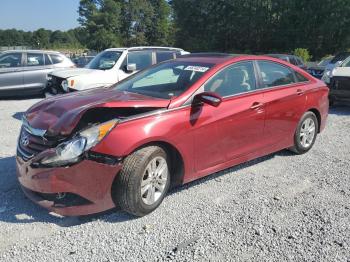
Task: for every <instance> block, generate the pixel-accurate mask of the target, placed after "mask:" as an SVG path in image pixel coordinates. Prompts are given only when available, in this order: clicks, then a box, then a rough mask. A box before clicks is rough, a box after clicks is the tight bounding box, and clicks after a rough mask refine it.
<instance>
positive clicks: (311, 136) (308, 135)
mask: <svg viewBox="0 0 350 262" xmlns="http://www.w3.org/2000/svg"><path fill="white" fill-rule="evenodd" d="M318 126H319V123H318V120H317V117H316V115H315V114H314V113H313V112H310V111H309V112H306V113H305V114H304V115H303V116H302V118H301V119H300V121H299V124H298V127H297V129H296V131H295V134H294V146H293V147H292V148H290V149H291V150H292V151H293V152H295V153H297V154H304V153H306V152H308V151H309V150H310V149H311V148H312V146H313V145H314V143H315V141H316V137H317V132H318Z"/></svg>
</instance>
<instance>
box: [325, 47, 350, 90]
mask: <svg viewBox="0 0 350 262" xmlns="http://www.w3.org/2000/svg"><path fill="white" fill-rule="evenodd" d="M349 56H350V52H341V53H338V54H337V55H335V56H334V58H333V59H332V60H331V61H330V62H329V63H328V65H327V66H326V69H325V71H324V73H323V76H322V80H323V82H325V83H326V84H327V85H329V84H330V81H331V78H332V71H333V69H334V68H336V67H338V66H340V65H341V64H342V62H343V61H344V60H345V59H347V58H348V57H349Z"/></svg>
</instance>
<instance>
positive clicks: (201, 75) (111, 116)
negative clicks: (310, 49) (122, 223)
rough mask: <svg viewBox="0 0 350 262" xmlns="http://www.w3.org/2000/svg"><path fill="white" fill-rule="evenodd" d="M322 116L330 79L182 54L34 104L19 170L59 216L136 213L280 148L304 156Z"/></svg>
mask: <svg viewBox="0 0 350 262" xmlns="http://www.w3.org/2000/svg"><path fill="white" fill-rule="evenodd" d="M129 54H130V53H129ZM155 54H156V53H155ZM133 61H135V60H133ZM327 115H328V88H327V86H326V85H325V84H324V83H323V82H322V81H320V80H317V79H316V78H314V77H312V76H310V75H309V74H308V73H306V72H305V71H304V70H301V69H300V68H298V67H296V66H293V65H291V64H289V63H286V62H284V61H282V60H278V59H274V58H271V57H264V56H249V55H236V56H235V55H209V54H206V55H194V56H192V55H187V56H183V57H181V58H179V59H176V60H171V61H167V62H164V63H161V64H158V65H155V66H152V67H149V68H147V69H145V70H143V71H141V72H139V73H137V74H135V75H133V76H131V77H129V78H128V79H125V80H124V81H122V82H120V83H118V84H116V85H112V86H110V87H107V88H101V89H93V90H85V91H82V92H79V93H77V92H75V93H74V92H73V93H70V94H67V95H65V96H59V97H52V98H50V99H46V100H43V101H41V102H39V103H38V104H36V105H34V106H32V107H31V108H30V109H29V110H28V111H27V112H26V113H25V114H24V119H23V126H22V130H21V134H20V138H19V140H18V147H17V157H16V162H17V172H18V173H17V174H18V179H19V182H20V184H21V186H22V188H23V191H24V192H25V194H26V195H27V196H28V197H29V198H31V199H32V200H33V201H35V202H36V203H38V204H39V205H42V206H44V207H46V208H48V209H50V210H52V211H54V212H55V213H58V214H61V215H66V216H68V215H84V214H90V213H96V212H101V211H104V210H106V209H110V208H113V207H115V206H118V207H121V208H122V209H123V210H125V211H127V212H129V213H131V214H134V215H136V216H143V215H146V214H148V213H150V212H152V211H153V210H155V209H156V208H157V207H158V206H159V205H160V203H161V202H162V200H163V198H164V196H165V195H166V193H167V191H168V189H169V187H171V186H176V185H179V184H184V183H188V182H190V181H193V180H196V179H198V178H201V177H204V176H206V175H209V174H211V173H214V172H218V171H220V170H223V169H225V168H228V167H230V166H233V165H237V164H239V163H242V162H245V161H249V160H251V159H254V158H257V157H261V156H263V155H267V154H270V153H272V152H276V151H279V150H281V149H284V148H288V149H291V150H292V151H294V152H296V153H297V154H303V153H306V152H307V151H309V150H310V149H311V148H312V146H313V145H314V143H315V140H316V136H317V134H318V133H319V132H321V131H322V130H323V129H324V127H325V125H326V119H327Z"/></svg>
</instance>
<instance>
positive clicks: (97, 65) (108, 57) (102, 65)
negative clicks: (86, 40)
mask: <svg viewBox="0 0 350 262" xmlns="http://www.w3.org/2000/svg"><path fill="white" fill-rule="evenodd" d="M121 54H122V53H121V52H117V51H103V52H102V53H99V54H98V55H97V56H96V57H95V58H94V59H92V60H91V61H90V63H88V64H87V65H86V66H85V68H89V69H99V70H108V69H111V68H112V67H113V66H114V65H115V63H116V62H117V61H118V59H119V57H120V56H121Z"/></svg>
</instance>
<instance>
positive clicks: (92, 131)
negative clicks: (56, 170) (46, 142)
mask: <svg viewBox="0 0 350 262" xmlns="http://www.w3.org/2000/svg"><path fill="white" fill-rule="evenodd" d="M117 123H118V120H111V121H108V122H105V123H103V124H100V125H96V126H92V127H90V128H88V129H85V130H84V131H82V132H80V133H78V134H77V135H76V136H75V137H74V138H72V139H71V140H69V141H67V142H64V143H62V144H59V145H58V146H57V147H56V151H55V154H54V155H53V156H50V157H46V158H44V159H42V160H41V163H42V164H44V165H54V166H61V165H67V164H72V163H75V162H77V161H79V159H80V157H81V156H82V155H83V153H85V152H86V151H88V150H89V149H91V148H92V147H93V146H95V145H96V144H97V143H99V142H100V141H101V140H102V139H103V138H104V137H105V136H106V135H107V134H108V133H109V131H111V129H112V128H113V127H114V126H115V125H116V124H117Z"/></svg>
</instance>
